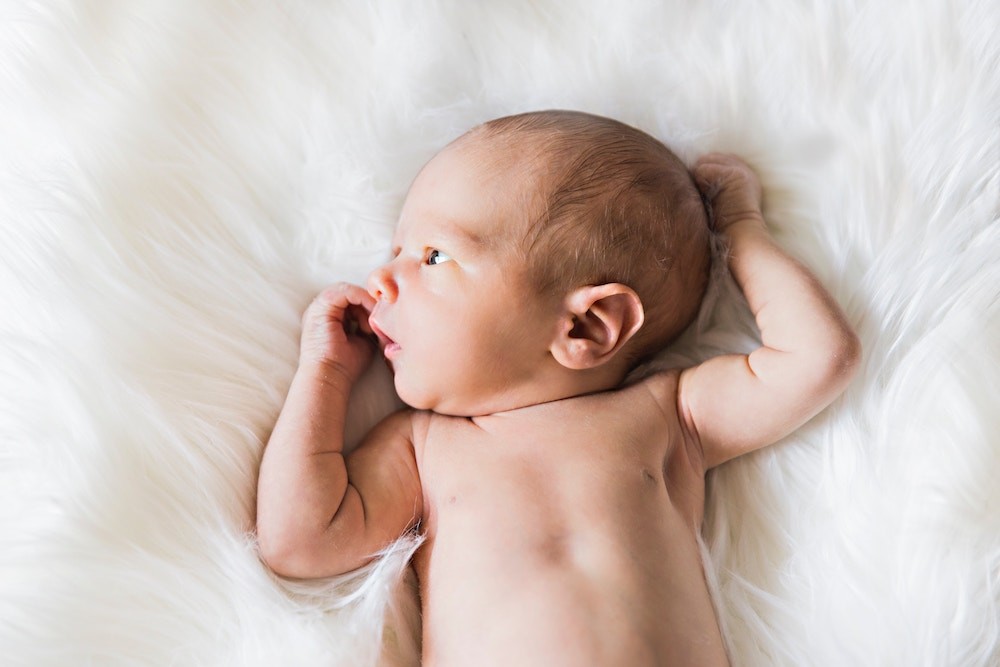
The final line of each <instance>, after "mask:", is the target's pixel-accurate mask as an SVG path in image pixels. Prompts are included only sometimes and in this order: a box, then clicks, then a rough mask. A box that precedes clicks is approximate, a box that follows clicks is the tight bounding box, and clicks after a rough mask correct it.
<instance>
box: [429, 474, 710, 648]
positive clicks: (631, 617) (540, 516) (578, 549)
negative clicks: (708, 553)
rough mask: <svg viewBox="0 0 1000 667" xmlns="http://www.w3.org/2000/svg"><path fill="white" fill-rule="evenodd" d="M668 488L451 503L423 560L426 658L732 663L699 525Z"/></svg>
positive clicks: (461, 498)
mask: <svg viewBox="0 0 1000 667" xmlns="http://www.w3.org/2000/svg"><path fill="white" fill-rule="evenodd" d="M643 484H645V482H643ZM659 484H660V485H661V487H660V488H659V489H656V488H655V487H648V488H645V489H643V488H641V487H637V488H636V489H613V490H611V492H608V493H605V494H600V495H603V497H600V496H598V497H593V496H592V497H588V498H587V499H586V500H585V501H583V502H582V503H581V502H579V499H574V500H576V501H577V502H574V503H571V504H570V505H567V504H566V501H567V500H568V499H567V497H566V496H563V495H560V494H557V493H552V494H546V493H544V492H543V493H541V494H540V495H539V494H538V493H536V494H528V493H525V494H507V495H506V496H501V495H494V494H492V493H489V491H490V490H491V489H489V488H487V489H479V490H478V492H477V491H471V490H470V492H468V493H464V494H457V495H453V496H448V497H447V498H445V499H444V503H443V504H442V505H440V506H439V508H438V510H437V511H436V512H435V517H434V520H433V521H432V522H431V525H428V526H427V528H428V538H429V539H428V541H427V543H426V544H425V546H424V547H423V548H422V550H421V552H419V553H418V556H417V569H418V574H419V575H420V579H421V591H422V596H423V606H424V656H425V658H424V664H425V665H430V664H434V665H491V664H496V665H573V666H584V665H636V666H639V665H665V664H666V665H669V664H697V665H715V664H726V659H725V654H724V651H723V648H722V639H721V636H720V634H719V630H718V625H717V623H716V620H715V615H714V612H713V608H712V604H711V600H710V598H709V594H708V591H707V587H706V585H705V579H704V575H703V570H702V565H701V558H700V554H699V550H698V546H697V542H696V539H695V535H694V531H693V528H692V526H691V525H690V523H689V522H686V521H685V520H684V519H683V518H682V516H681V515H680V514H679V513H677V512H676V511H674V510H673V508H672V506H671V505H670V503H669V500H668V499H667V497H666V491H665V490H664V489H663V488H662V481H660V482H659ZM605 491H607V489H605ZM499 498H503V500H499V501H497V499H499ZM581 505H582V506H581Z"/></svg>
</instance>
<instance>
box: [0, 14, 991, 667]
mask: <svg viewBox="0 0 1000 667" xmlns="http://www.w3.org/2000/svg"><path fill="white" fill-rule="evenodd" d="M998 31H1000V5H998V4H997V3H995V2H991V1H990V0H980V1H978V2H977V1H969V2H949V1H947V0H940V1H933V0H928V1H925V2H919V3H910V2H903V1H902V0H900V1H898V2H895V1H890V2H870V3H866V2H822V1H820V0H815V1H814V2H797V1H794V0H787V1H781V0H767V1H765V2H746V3H730V2H722V1H712V2H699V3H694V2H691V3H685V2H627V3H611V2H608V3H605V2H600V1H598V0H589V1H586V2H577V1H571V0H562V1H554V0H546V1H537V2H530V1H528V0H522V1H514V2H503V3H501V2H497V3H462V2H458V1H457V0H455V1H447V0H442V1H439V2H432V1H430V0H427V1H419V2H381V3H362V2H356V3H352V2H342V3H340V2H338V3H318V2H309V1H308V0H284V1H282V2H259V3H233V2H225V1H223V0H219V1H218V2H204V1H201V0H89V1H85V0H81V1H78V2H70V1H68V0H62V1H59V0H56V1H53V2H37V3H24V2H21V1H20V0H8V1H6V2H3V4H2V5H0V63H2V64H0V215H2V220H3V222H2V224H0V248H2V257H3V259H2V262H0V312H2V317H0V654H2V656H3V662H4V664H12V665H32V666H48V665H82V664H100V665H140V664H141V665H175V664H177V665H275V664H282V665H309V666H312V665H351V666H353V665H369V664H374V663H375V662H377V661H378V660H379V659H378V658H377V657H376V656H377V655H378V652H379V646H380V636H381V635H382V634H383V633H382V629H383V623H382V621H383V615H384V612H385V609H386V606H387V604H388V601H389V600H394V601H395V603H394V606H393V614H392V616H391V618H390V624H389V627H390V631H389V632H387V633H386V644H387V645H388V646H389V650H388V653H386V655H385V656H383V658H382V659H381V662H382V663H386V664H389V663H392V664H401V665H410V664H414V663H415V662H416V660H417V657H416V656H417V647H416V644H415V643H414V641H413V637H412V630H413V628H414V622H415V621H416V620H417V613H416V610H415V607H414V606H413V596H412V588H411V585H412V580H409V579H407V580H403V581H402V583H400V576H401V575H400V573H401V571H402V566H403V564H404V563H405V561H406V559H407V557H408V554H409V553H410V551H412V548H413V547H414V543H413V542H412V541H407V542H403V543H400V544H399V545H397V546H396V548H395V549H394V550H393V551H392V553H391V554H390V555H389V556H387V557H386V558H385V559H383V560H382V561H380V562H379V564H377V565H376V566H374V567H373V568H372V569H371V570H370V571H365V572H361V573H359V574H357V575H354V576H350V577H346V578H344V579H343V580H338V581H333V582H312V583H306V584H295V583H290V582H279V581H277V580H276V579H275V578H274V577H273V576H272V575H271V574H269V572H268V571H267V570H266V569H265V568H264V567H263V566H262V565H261V563H260V562H259V560H258V558H257V555H256V552H255V550H254V544H253V538H252V532H251V531H252V527H253V513H254V509H253V508H254V497H255V483H256V469H257V465H258V462H259V459H260V455H261V451H262V448H263V445H264V443H265V442H266V440H267V437H268V434H269V430H270V428H271V426H272V425H273V423H274V421H275V418H276V416H277V414H278V411H279V409H280V407H281V404H282V401H283V399H284V395H285V391H286V389H287V387H288V384H289V381H290V379H291V377H292V373H293V371H294V368H295V363H296V358H297V345H298V333H299V318H300V314H301V312H302V310H303V309H304V307H305V305H306V304H307V303H308V302H309V300H310V299H311V298H312V296H313V295H314V294H315V293H316V292H318V291H319V289H320V288H321V287H323V286H324V285H326V284H328V283H330V282H333V281H336V280H341V279H348V280H355V281H359V280H363V278H364V276H365V274H366V273H367V271H368V270H369V269H370V268H371V267H373V266H374V265H376V263H378V262H379V261H380V260H381V259H382V258H383V257H384V256H385V254H386V249H387V247H388V243H389V239H390V236H391V233H392V228H393V224H394V221H395V216H396V214H397V212H398V209H399V206H400V203H401V201H402V198H403V196H404V194H405V192H406V189H407V187H408V185H409V182H410V180H411V179H412V177H413V176H414V175H415V173H416V171H417V169H418V168H419V167H420V166H421V164H423V163H424V162H425V161H426V160H427V159H428V158H429V157H430V156H431V155H432V154H433V153H434V152H435V151H436V150H437V149H438V148H439V147H441V146H442V145H443V144H445V143H446V142H447V141H449V140H450V139H452V138H453V137H455V136H456V135H458V134H459V133H461V132H462V131H464V130H465V129H467V128H469V127H471V126H472V125H474V124H476V123H478V122H480V121H483V120H486V119H488V118H492V117H495V116H499V115H503V114H507V113H511V112H516V111H521V110H529V109H538V108H551V107H562V108H577V109H584V110H588V111H592V112H595V113H600V114H605V115H610V116H614V117H616V118H619V119H621V120H624V121H626V122H629V123H632V124H635V125H637V126H639V127H641V128H643V129H645V130H647V131H649V132H651V133H652V134H654V135H656V136H657V137H659V138H661V139H663V140H664V141H666V142H667V143H668V144H670V145H671V146H672V147H674V148H675V150H677V152H678V153H679V154H680V155H682V157H684V158H685V159H688V160H692V159H694V158H695V157H696V156H697V155H698V154H700V153H702V152H705V151H709V150H725V151H730V152H736V153H739V154H741V155H743V156H744V157H746V158H747V159H748V160H749V161H750V162H751V163H752V164H753V165H754V166H755V167H756V168H757V169H758V170H759V172H760V174H761V176H762V178H763V181H764V184H765V187H766V213H767V217H768V219H769V221H770V223H771V224H772V226H773V228H774V230H775V233H776V235H777V238H778V239H779V240H780V242H781V243H782V244H783V245H784V246H785V247H786V248H788V249H789V251H791V252H792V253H793V254H795V255H796V256H798V257H799V258H801V259H802V260H803V261H804V262H806V263H807V264H808V265H809V266H810V267H812V268H813V269H814V271H815V272H816V273H817V275H818V276H819V277H820V279H821V280H822V281H823V283H824V284H825V285H826V286H827V287H828V288H829V290H830V291H831V292H832V293H833V295H834V296H835V297H836V299H837V300H838V302H839V303H840V304H841V305H842V306H843V308H844V309H845V311H846V312H847V314H848V317H849V318H850V320H851V322H852V323H853V324H854V325H855V326H856V327H857V330H858V332H859V334H860V336H861V339H862V342H863V344H864V347H865V362H864V367H863V370H862V372H861V373H860V375H859V377H858V378H857V379H856V381H855V382H854V383H853V384H852V385H851V387H850V388H849V390H848V391H847V393H846V394H845V395H844V396H843V397H842V398H841V399H839V400H838V401H837V402H836V403H834V404H833V405H832V406H831V407H830V408H829V409H828V410H826V411H825V412H823V413H822V414H821V415H819V416H818V417H817V418H816V419H814V420H813V421H812V422H810V423H809V424H808V425H806V426H805V427H804V428H802V429H801V430H800V431H798V432H797V433H795V434H794V435H793V436H791V437H789V438H788V439H787V440H786V441H785V442H783V443H781V444H779V445H777V446H775V447H772V448H770V449H767V450H764V451H761V452H759V453H758V454H755V455H751V456H747V457H744V458H743V459H740V460H737V461H735V462H733V463H731V464H729V465H726V466H725V467H723V468H721V469H719V470H718V471H716V472H714V473H713V474H712V475H711V477H710V500H709V506H708V511H707V517H706V525H705V531H704V537H705V542H706V544H707V546H708V549H709V551H710V553H711V562H712V564H713V568H714V575H715V577H716V578H717V585H718V606H719V612H720V616H721V618H722V620H723V621H724V623H725V626H726V628H727V634H728V638H729V644H730V648H731V652H732V658H733V662H734V664H737V665H760V666H763V665H831V666H839V665H855V664H857V665H865V664H871V665H874V664H878V665H900V666H903V665H906V666H909V665H996V664H998V663H1000V652H998V638H1000V485H998V484H997V479H1000V411H998V410H997V407H998V406H997V403H998V397H1000V261H998V260H1000V225H998V224H997V223H998V221H1000V139H998V133H1000V130H998V126H1000V41H998V40H997V34H998ZM731 287H732V286H731V284H727V283H726V282H725V280H722V281H720V283H719V285H718V289H717V291H715V292H714V293H713V297H712V300H711V302H710V303H709V304H708V306H707V307H706V309H705V311H704V313H703V317H702V320H701V322H700V323H699V327H698V329H697V330H696V331H692V332H691V335H689V336H688V337H687V338H686V339H685V340H684V341H682V343H681V344H680V345H678V346H677V347H676V349H675V350H673V351H672V353H671V354H672V355H674V356H669V355H668V357H667V358H665V359H664V363H670V362H671V361H676V360H678V359H697V358H703V357H705V356H707V355H709V354H711V353H713V352H715V351H718V350H728V349H738V348H745V347H746V346H747V345H749V344H751V341H752V337H753V335H754V333H753V328H752V326H750V323H749V320H748V317H747V312H746V309H745V305H743V304H742V302H741V301H740V299H739V298H738V296H737V295H734V292H733V291H732V289H731ZM395 404H396V403H395V397H394V396H393V394H392V391H391V385H390V384H389V381H388V378H387V376H386V374H385V373H384V372H382V371H380V370H376V371H373V373H372V374H371V375H370V377H368V378H367V379H366V383H365V384H364V385H363V386H361V387H359V389H358V391H357V392H356V395H355V411H354V412H353V413H352V424H351V426H352V436H351V439H352V441H353V440H356V439H357V435H358V434H359V433H360V432H362V431H363V430H364V429H365V428H367V427H368V426H369V425H370V424H371V423H372V422H373V421H374V420H376V419H378V418H379V417H380V416H381V415H383V414H385V413H386V412H387V411H388V410H390V409H392V408H393V406H394V405H395ZM470 585H475V582H471V583H470Z"/></svg>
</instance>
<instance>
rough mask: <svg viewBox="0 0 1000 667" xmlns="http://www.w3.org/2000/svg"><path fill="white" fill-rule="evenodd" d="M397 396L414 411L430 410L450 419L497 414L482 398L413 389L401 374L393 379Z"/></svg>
mask: <svg viewBox="0 0 1000 667" xmlns="http://www.w3.org/2000/svg"><path fill="white" fill-rule="evenodd" d="M393 380H394V382H395V386H396V394H397V395H398V396H399V398H400V400H401V401H403V403H406V404H407V405H408V406H410V407H411V408H413V409H414V410H428V411H430V412H434V413H436V414H439V415H446V416H449V417H482V416H483V415H487V414H490V413H491V412H495V410H489V409H488V406H489V400H488V399H487V400H484V397H482V396H463V395H462V394H461V393H456V392H454V391H450V392H445V391H444V390H436V389H435V388H432V387H426V386H424V387H413V386H410V385H408V384H407V382H406V381H405V380H404V379H402V378H400V375H399V373H397V374H396V375H395V377H394V378H393Z"/></svg>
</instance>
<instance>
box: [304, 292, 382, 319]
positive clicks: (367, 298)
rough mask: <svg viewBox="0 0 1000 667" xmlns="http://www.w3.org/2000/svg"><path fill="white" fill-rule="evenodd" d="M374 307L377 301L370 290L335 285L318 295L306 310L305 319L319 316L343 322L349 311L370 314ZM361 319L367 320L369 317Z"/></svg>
mask: <svg viewBox="0 0 1000 667" xmlns="http://www.w3.org/2000/svg"><path fill="white" fill-rule="evenodd" d="M374 307H375V299H373V298H372V295H371V294H369V293H368V290H366V289H363V288H361V287H358V286H357V285H352V284H350V283H335V284H333V285H331V286H329V287H327V288H326V289H324V290H323V291H322V292H320V293H319V294H318V295H316V298H315V299H313V301H312V303H310V304H309V307H308V308H306V312H305V314H304V315H303V319H308V318H310V317H317V316H318V317H329V318H331V319H333V320H337V321H340V322H342V321H343V320H344V316H345V313H346V312H347V311H348V309H351V310H352V311H357V310H361V311H363V312H364V313H366V314H368V313H371V311H372V309H373V308H374ZM359 319H367V317H364V318H359Z"/></svg>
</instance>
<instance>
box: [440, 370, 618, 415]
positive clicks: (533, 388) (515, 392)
mask: <svg viewBox="0 0 1000 667" xmlns="http://www.w3.org/2000/svg"><path fill="white" fill-rule="evenodd" d="M625 375H626V373H625V371H624V370H621V369H618V368H612V367H610V366H609V367H601V368H596V369H588V370H586V371H571V370H569V369H565V368H560V369H556V372H553V373H542V374H539V376H538V377H536V378H534V379H532V380H531V381H528V382H525V383H522V384H521V385H520V386H518V387H515V388H512V389H508V388H504V389H503V390H501V391H498V392H497V393H496V394H494V395H492V396H489V397H486V398H485V399H484V400H482V401H480V402H478V403H477V404H476V405H475V406H470V408H471V409H470V410H468V411H467V412H468V414H461V415H459V414H454V415H452V416H463V417H470V418H472V417H485V416H488V415H497V414H509V413H512V412H515V411H517V410H520V409H523V408H529V407H532V406H536V405H542V404H544V403H552V402H554V401H561V400H565V399H568V398H575V397H577V396H586V395H588V394H597V393H600V392H602V391H608V390H611V389H615V388H617V387H619V386H621V384H622V382H623V381H624V379H625ZM435 412H438V411H437V410H435ZM442 414H449V413H448V412H442Z"/></svg>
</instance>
